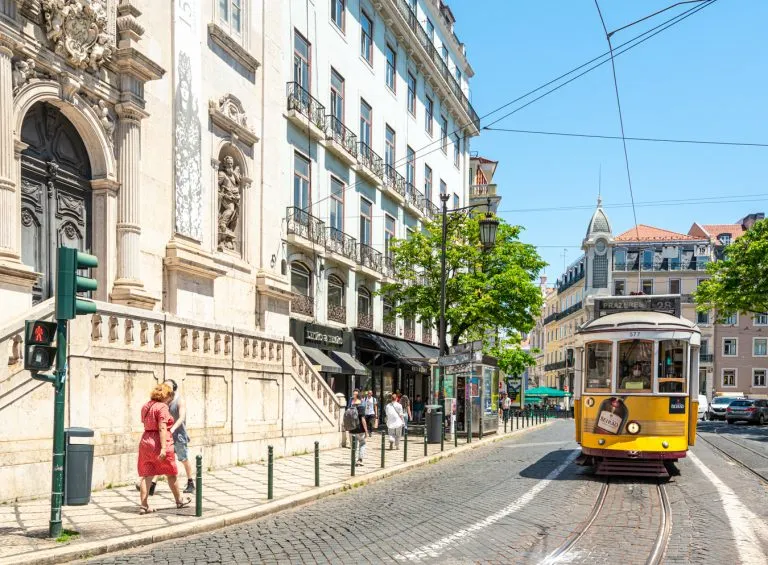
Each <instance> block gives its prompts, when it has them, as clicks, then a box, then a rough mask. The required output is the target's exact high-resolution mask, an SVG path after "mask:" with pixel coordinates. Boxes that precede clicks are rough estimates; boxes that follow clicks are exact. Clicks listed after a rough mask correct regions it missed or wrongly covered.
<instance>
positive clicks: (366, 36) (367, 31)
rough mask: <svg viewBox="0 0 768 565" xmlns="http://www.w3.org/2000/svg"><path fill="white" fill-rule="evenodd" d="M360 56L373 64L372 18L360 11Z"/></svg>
mask: <svg viewBox="0 0 768 565" xmlns="http://www.w3.org/2000/svg"><path fill="white" fill-rule="evenodd" d="M360 56H361V57H362V58H363V59H365V60H366V61H368V64H369V65H373V20H372V19H371V18H369V17H368V14H366V13H365V12H360Z"/></svg>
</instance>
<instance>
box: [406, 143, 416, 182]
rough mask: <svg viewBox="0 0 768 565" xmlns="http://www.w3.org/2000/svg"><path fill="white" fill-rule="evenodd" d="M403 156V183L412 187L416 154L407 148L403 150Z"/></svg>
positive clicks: (414, 179)
mask: <svg viewBox="0 0 768 565" xmlns="http://www.w3.org/2000/svg"><path fill="white" fill-rule="evenodd" d="M405 155H406V158H407V162H406V163H405V182H407V183H408V184H409V185H410V186H413V185H414V183H415V182H416V153H415V152H414V151H413V149H411V147H410V146H408V147H406V149H405Z"/></svg>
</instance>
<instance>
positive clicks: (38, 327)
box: [32, 323, 52, 343]
mask: <svg viewBox="0 0 768 565" xmlns="http://www.w3.org/2000/svg"><path fill="white" fill-rule="evenodd" d="M47 337H48V335H47V332H46V331H45V327H44V326H43V325H42V324H39V323H35V326H34V328H33V329H32V341H34V342H35V343H45V342H46V341H48V339H47ZM51 341H52V340H51Z"/></svg>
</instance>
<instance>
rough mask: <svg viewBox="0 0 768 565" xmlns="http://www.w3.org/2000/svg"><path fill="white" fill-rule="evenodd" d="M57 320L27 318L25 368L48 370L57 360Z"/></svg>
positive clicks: (25, 325)
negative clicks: (45, 320) (54, 344)
mask: <svg viewBox="0 0 768 565" xmlns="http://www.w3.org/2000/svg"><path fill="white" fill-rule="evenodd" d="M55 339H56V322H43V321H41V320H27V321H26V322H24V368H25V369H27V370H28V371H47V370H48V369H50V368H51V367H52V366H53V363H54V361H56V348H55V347H53V346H52V345H51V344H52V343H53V342H54V341H55Z"/></svg>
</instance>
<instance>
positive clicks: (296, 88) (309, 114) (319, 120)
mask: <svg viewBox="0 0 768 565" xmlns="http://www.w3.org/2000/svg"><path fill="white" fill-rule="evenodd" d="M286 89H287V91H288V96H287V98H288V110H289V111H290V110H296V111H297V112H299V113H300V114H301V115H303V116H305V117H306V118H307V119H308V120H309V121H310V122H312V123H313V124H314V125H315V126H316V127H317V128H318V129H321V130H322V131H325V130H326V122H325V106H323V105H322V104H321V103H320V101H319V100H317V98H315V97H314V96H312V95H311V94H310V93H309V92H307V91H306V90H304V87H302V86H301V85H300V84H299V83H298V82H289V83H288V84H287V85H286Z"/></svg>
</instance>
